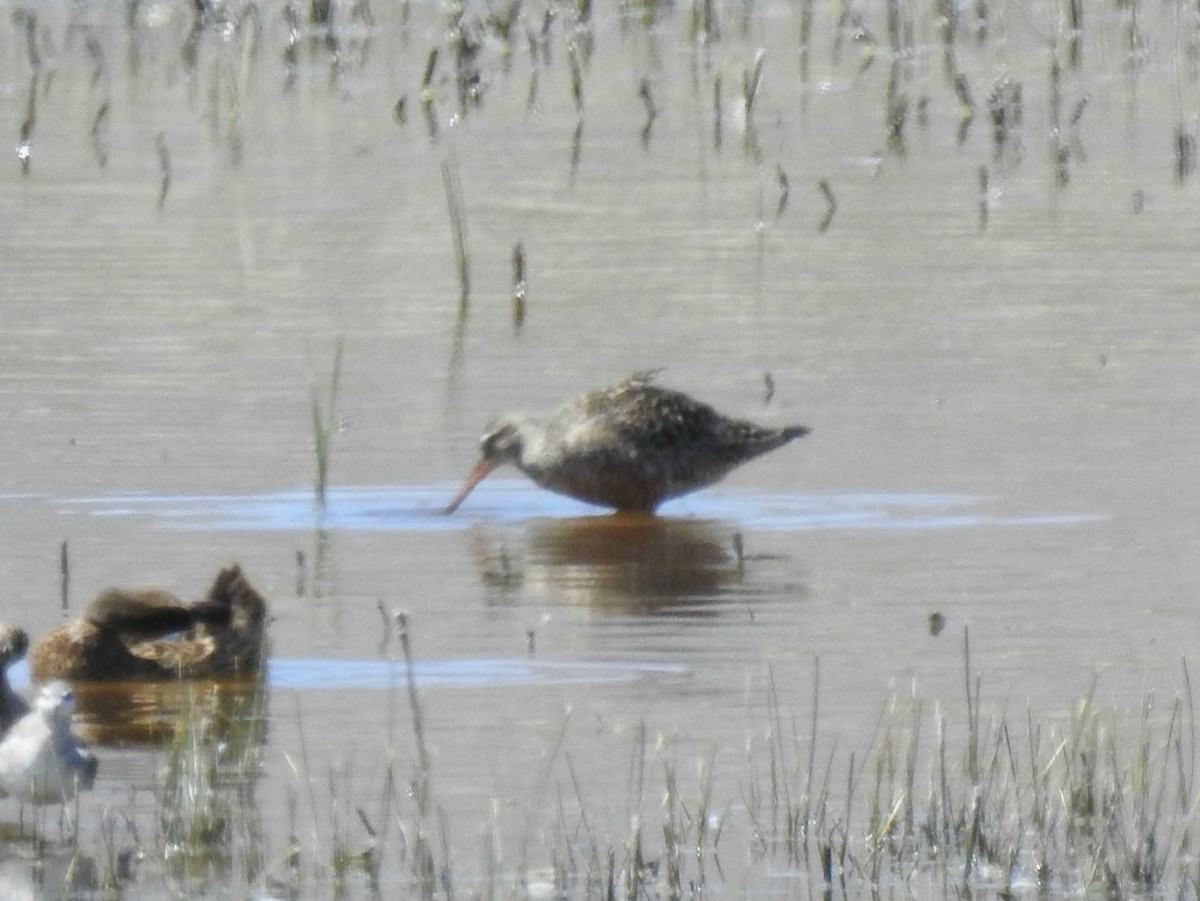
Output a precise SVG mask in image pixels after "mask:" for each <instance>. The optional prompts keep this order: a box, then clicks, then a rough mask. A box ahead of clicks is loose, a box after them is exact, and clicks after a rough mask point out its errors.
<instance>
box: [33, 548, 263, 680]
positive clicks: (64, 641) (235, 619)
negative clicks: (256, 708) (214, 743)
mask: <svg viewBox="0 0 1200 901" xmlns="http://www.w3.org/2000/svg"><path fill="white" fill-rule="evenodd" d="M266 612H267V611H266V602H265V601H264V600H263V599H262V596H261V595H260V594H259V593H258V592H257V591H255V590H254V588H253V587H252V586H251V585H250V583H249V582H248V581H246V577H245V576H244V575H243V574H242V571H241V568H240V567H238V566H236V565H235V566H231V567H228V568H226V569H223V570H221V572H220V573H219V574H218V575H217V578H216V581H215V582H213V585H212V588H210V589H209V592H208V595H207V597H205V598H204V599H202V600H200V601H197V602H196V603H194V604H183V603H181V602H180V601H178V600H177V599H176V598H174V597H173V596H172V595H170V594H167V593H166V592H163V591H158V590H155V589H143V590H122V589H110V590H109V591H106V592H104V593H103V594H101V595H100V596H99V597H98V598H96V600H95V601H93V602H92V603H91V604H90V605H89V606H88V609H87V610H86V611H85V612H84V616H83V618H82V619H79V620H77V621H75V622H73V623H70V624H68V625H66V626H63V627H62V628H59V629H55V630H54V631H53V632H50V633H48V634H47V635H44V636H43V637H42V638H40V639H38V641H37V642H36V643H35V644H34V646H33V651H32V652H31V653H30V656H29V669H30V673H31V674H32V675H33V678H34V679H35V680H37V681H39V682H41V681H45V680H48V679H68V680H71V681H76V682H103V681H142V680H161V679H179V678H183V679H196V678H213V677H219V676H231V675H236V674H239V673H248V672H253V671H255V670H257V669H258V667H259V665H260V663H261V657H262V647H263V640H264V629H265V625H266ZM170 633H179V634H178V635H171V634H170ZM168 636H169V637H168Z"/></svg>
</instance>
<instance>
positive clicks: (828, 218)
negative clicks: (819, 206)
mask: <svg viewBox="0 0 1200 901" xmlns="http://www.w3.org/2000/svg"><path fill="white" fill-rule="evenodd" d="M817 188H818V189H819V190H820V192H821V196H822V197H824V198H825V215H824V216H822V217H821V222H820V223H819V224H818V225H817V230H818V231H820V232H821V233H824V232H826V231H828V230H829V226H831V225H832V224H833V217H834V216H835V215H836V214H837V198H836V197H834V195H833V188H832V187H831V186H830V184H829V182H828V181H827V180H826V179H824V178H822V179H821V180H820V181H819V182H817Z"/></svg>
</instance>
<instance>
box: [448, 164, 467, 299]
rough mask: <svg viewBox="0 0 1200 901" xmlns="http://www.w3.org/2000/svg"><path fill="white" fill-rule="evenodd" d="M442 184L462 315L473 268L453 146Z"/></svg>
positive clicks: (460, 183) (460, 184)
mask: <svg viewBox="0 0 1200 901" xmlns="http://www.w3.org/2000/svg"><path fill="white" fill-rule="evenodd" d="M442 184H443V186H444V187H445V189H446V207H447V209H448V210H449V212H450V234H451V237H452V238H453V239H454V260H455V265H456V268H457V270H458V289H459V294H458V315H459V316H460V317H462V316H465V315H466V313H467V306H468V305H469V303H470V299H471V268H470V261H469V260H468V258H467V215H466V211H465V210H464V208H463V199H462V182H461V181H460V180H459V177H458V158H457V157H456V156H455V155H454V149H453V148H451V149H450V153H449V154H448V155H447V157H446V158H445V159H444V160H442Z"/></svg>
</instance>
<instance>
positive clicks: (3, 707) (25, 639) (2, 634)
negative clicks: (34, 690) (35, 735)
mask: <svg viewBox="0 0 1200 901" xmlns="http://www.w3.org/2000/svg"><path fill="white" fill-rule="evenodd" d="M28 649H29V636H28V635H26V634H25V630H24V629H18V628H16V627H15V626H4V625H0V736H3V735H4V733H6V732H7V731H8V730H9V727H11V726H12V724H13V723H15V722H16V721H17V720H19V719H20V718H21V717H23V716H24V715H25V714H27V713H28V712H29V704H27V703H26V702H25V699H24V698H23V697H21V696H20V695H19V694H17V693H16V692H15V691H13V689H12V685H10V684H9V681H8V668H9V667H10V666H12V665H13V664H14V663H16V662H17V661H18V660H20V659H21V658H22V657H24V656H25V652H26V651H27V650H28Z"/></svg>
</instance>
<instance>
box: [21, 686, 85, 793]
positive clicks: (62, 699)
mask: <svg viewBox="0 0 1200 901" xmlns="http://www.w3.org/2000/svg"><path fill="white" fill-rule="evenodd" d="M74 712H75V695H74V693H73V692H72V690H71V686H70V685H69V684H67V683H66V682H63V681H60V680H55V681H53V682H49V683H47V684H46V685H43V686H42V688H41V691H40V692H39V694H38V697H37V700H36V702H35V703H34V707H33V709H32V710H30V711H29V712H28V713H26V714H25V715H24V716H22V717H21V718H20V719H19V720H17V721H16V723H14V724H13V725H12V726H11V727H10V728H9V730H8V732H6V733H5V735H4V737H3V738H2V739H0V793H3V794H6V795H9V796H11V797H13V798H16V799H17V800H19V801H24V802H25V803H27V804H64V803H66V802H67V801H70V800H71V799H73V798H74V797H75V796H76V795H77V794H78V793H79V792H81V791H86V790H88V789H90V788H91V787H92V786H93V784H95V781H96V771H97V769H98V768H99V764H98V762H97V759H96V755H95V754H93V753H92V752H91V751H90V750H89V749H88V747H87V746H86V745H84V744H82V743H81V742H80V741H79V740H78V739H77V738H76V737H75V734H74V733H73V732H72V731H71V716H72V714H73V713H74Z"/></svg>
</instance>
